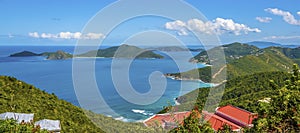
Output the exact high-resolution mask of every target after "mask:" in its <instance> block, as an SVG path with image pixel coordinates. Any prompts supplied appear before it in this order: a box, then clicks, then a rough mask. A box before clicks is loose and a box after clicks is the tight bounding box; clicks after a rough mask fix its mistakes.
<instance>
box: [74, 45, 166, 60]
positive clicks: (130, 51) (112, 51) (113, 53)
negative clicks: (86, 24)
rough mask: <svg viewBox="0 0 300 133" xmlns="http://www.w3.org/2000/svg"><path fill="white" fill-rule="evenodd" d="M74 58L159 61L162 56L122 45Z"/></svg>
mask: <svg viewBox="0 0 300 133" xmlns="http://www.w3.org/2000/svg"><path fill="white" fill-rule="evenodd" d="M75 57H104V58H111V57H114V58H154V59H161V58H163V56H161V55H159V54H156V53H154V52H153V51H151V50H146V49H142V48H139V47H136V46H131V45H127V44H123V45H121V46H113V47H109V48H106V49H99V50H93V51H89V52H87V53H84V54H80V55H76V56H75Z"/></svg>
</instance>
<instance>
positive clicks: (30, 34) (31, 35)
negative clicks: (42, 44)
mask: <svg viewBox="0 0 300 133" xmlns="http://www.w3.org/2000/svg"><path fill="white" fill-rule="evenodd" d="M28 35H29V36H30V37H34V38H39V37H40V36H39V33H37V32H30V33H28Z"/></svg>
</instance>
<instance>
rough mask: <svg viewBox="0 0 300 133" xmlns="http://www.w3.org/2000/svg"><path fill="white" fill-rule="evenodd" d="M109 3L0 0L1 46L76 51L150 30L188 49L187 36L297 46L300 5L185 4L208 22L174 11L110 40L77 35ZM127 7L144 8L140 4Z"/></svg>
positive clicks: (140, 21) (295, 0)
mask: <svg viewBox="0 0 300 133" xmlns="http://www.w3.org/2000/svg"><path fill="white" fill-rule="evenodd" d="M123 1H124V0H123ZM125 1H130V0H125ZM133 1H134V0H133ZM174 1H175V0H174ZM114 2H115V1H113V0H87V1H82V0H0V17H1V19H0V45H75V43H76V40H77V39H86V40H96V39H103V40H104V43H105V44H108V45H117V44H118V43H120V42H124V40H127V39H128V38H130V37H131V36H132V35H134V34H137V33H141V32H145V31H149V30H150V31H151V30H152V31H153V30H154V31H160V32H165V33H168V34H170V35H173V36H174V37H176V38H177V39H179V40H182V41H183V42H185V43H187V44H197V43H199V42H197V41H196V39H195V38H194V36H193V34H192V32H199V33H201V34H217V35H218V36H219V38H220V40H221V42H222V43H231V42H250V41H271V42H277V43H282V44H300V1H299V0H290V1H288V2H287V1H278V0H267V1H262V0H252V1H246V0H240V1H237V0H210V1H207V0H185V1H184V2H187V3H188V4H190V5H191V6H193V7H194V8H196V9H197V10H199V11H200V12H201V13H202V14H203V15H204V16H205V17H206V18H207V20H205V21H204V20H203V19H201V18H194V17H190V18H188V16H189V14H188V13H186V12H185V11H183V10H181V8H178V10H176V11H175V10H172V11H170V12H173V13H174V14H181V15H182V16H185V17H184V19H178V20H170V19H167V18H162V17H154V16H147V15H146V16H142V17H137V18H135V19H131V20H127V21H125V22H123V23H122V24H120V25H118V26H117V27H115V29H113V31H112V32H111V33H110V34H104V33H101V32H97V33H92V32H91V33H82V30H83V28H84V26H85V25H86V24H87V23H88V22H89V20H90V19H92V17H93V16H95V15H96V14H97V12H99V11H101V10H102V9H104V8H105V7H106V8H109V7H107V6H109V5H110V4H112V3H114ZM167 2H170V0H169V1H164V3H162V2H161V3H156V4H157V6H160V5H164V6H165V10H168V8H169V7H168V6H175V5H173V4H172V2H170V3H167ZM166 5H168V6H166ZM131 6H138V7H140V8H143V7H145V8H147V6H145V2H144V1H142V0H140V1H138V2H136V4H134V5H131ZM123 8H124V9H123ZM130 9H131V7H130V6H128V7H122V11H121V12H111V15H112V16H118V15H120V14H124V13H126V12H129V11H130ZM191 16H192V15H191ZM112 19H114V18H113V17H112ZM105 22H106V20H101V22H99V25H105ZM155 33H157V32H155ZM156 37H157V38H159V35H157V36H155V35H153V36H151V37H148V38H147V37H143V38H139V39H140V42H141V43H144V42H147V40H149V42H150V43H151V40H154V39H155V38H156ZM137 40H138V39H137ZM145 40H146V41H145ZM157 40H161V43H162V44H164V43H171V42H172V41H170V40H169V41H165V42H164V39H162V38H160V39H157ZM137 42H139V41H137Z"/></svg>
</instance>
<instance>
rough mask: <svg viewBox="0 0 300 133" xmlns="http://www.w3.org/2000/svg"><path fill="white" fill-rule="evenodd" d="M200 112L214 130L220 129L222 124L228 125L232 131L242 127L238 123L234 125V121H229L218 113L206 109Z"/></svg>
mask: <svg viewBox="0 0 300 133" xmlns="http://www.w3.org/2000/svg"><path fill="white" fill-rule="evenodd" d="M202 113H203V115H204V119H205V120H206V121H208V122H209V124H210V125H211V127H212V128H213V129H214V130H216V131H217V130H219V129H222V128H223V126H224V125H228V126H230V127H231V129H232V130H233V131H239V130H240V129H241V128H242V127H240V126H239V125H236V124H235V123H233V122H230V121H228V120H226V119H224V118H222V117H220V116H218V115H215V114H212V113H208V112H206V111H203V112H202Z"/></svg>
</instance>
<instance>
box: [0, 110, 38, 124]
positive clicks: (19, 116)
mask: <svg viewBox="0 0 300 133" xmlns="http://www.w3.org/2000/svg"><path fill="white" fill-rule="evenodd" d="M33 116H34V114H24V113H13V112H6V113H2V114H0V119H2V120H6V119H14V120H16V121H17V122H18V123H21V122H22V121H24V122H31V121H33Z"/></svg>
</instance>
